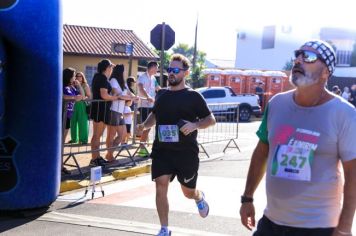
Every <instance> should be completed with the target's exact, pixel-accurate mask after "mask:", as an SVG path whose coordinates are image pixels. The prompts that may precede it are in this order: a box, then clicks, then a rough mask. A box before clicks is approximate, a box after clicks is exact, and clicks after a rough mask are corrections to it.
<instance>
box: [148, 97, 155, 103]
mask: <svg viewBox="0 0 356 236" xmlns="http://www.w3.org/2000/svg"><path fill="white" fill-rule="evenodd" d="M147 101H148V102H151V103H153V102H154V101H155V100H154V99H153V98H151V97H147Z"/></svg>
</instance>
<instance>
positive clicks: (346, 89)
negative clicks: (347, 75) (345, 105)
mask: <svg viewBox="0 0 356 236" xmlns="http://www.w3.org/2000/svg"><path fill="white" fill-rule="evenodd" d="M341 97H343V98H344V99H345V100H346V101H348V102H350V100H351V93H350V89H349V87H344V92H342V95H341Z"/></svg>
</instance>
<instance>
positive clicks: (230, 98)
mask: <svg viewBox="0 0 356 236" xmlns="http://www.w3.org/2000/svg"><path fill="white" fill-rule="evenodd" d="M196 91H197V92H199V93H200V94H201V95H203V97H204V99H205V100H206V102H207V103H208V105H209V104H210V105H211V104H221V106H211V109H212V112H213V113H214V115H216V116H225V117H226V119H227V120H236V119H237V117H239V120H240V121H245V122H246V121H250V118H251V115H254V116H256V117H259V116H261V114H262V111H261V107H260V105H259V98H258V96H257V95H255V94H236V93H235V92H234V91H233V90H232V89H231V87H202V88H197V89H196ZM234 104H235V105H234ZM236 104H238V109H237V106H236Z"/></svg>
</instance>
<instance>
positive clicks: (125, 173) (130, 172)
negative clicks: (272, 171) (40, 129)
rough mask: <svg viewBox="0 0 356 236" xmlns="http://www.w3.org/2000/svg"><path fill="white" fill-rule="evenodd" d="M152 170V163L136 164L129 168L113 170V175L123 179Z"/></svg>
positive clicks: (115, 177)
mask: <svg viewBox="0 0 356 236" xmlns="http://www.w3.org/2000/svg"><path fill="white" fill-rule="evenodd" d="M150 172H151V164H148V165H145V166H136V167H133V168H130V169H127V170H115V171H114V172H112V174H111V175H112V176H113V177H114V179H117V180H123V179H126V178H128V177H131V176H136V175H140V174H145V173H150Z"/></svg>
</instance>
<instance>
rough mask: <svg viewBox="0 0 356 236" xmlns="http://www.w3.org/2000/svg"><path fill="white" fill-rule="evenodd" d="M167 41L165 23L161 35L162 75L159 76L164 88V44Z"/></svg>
mask: <svg viewBox="0 0 356 236" xmlns="http://www.w3.org/2000/svg"><path fill="white" fill-rule="evenodd" d="M165 40H166V24H165V23H164V22H163V23H162V34H161V66H160V71H161V73H160V75H159V81H160V85H161V87H163V65H164V62H163V60H164V44H165Z"/></svg>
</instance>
